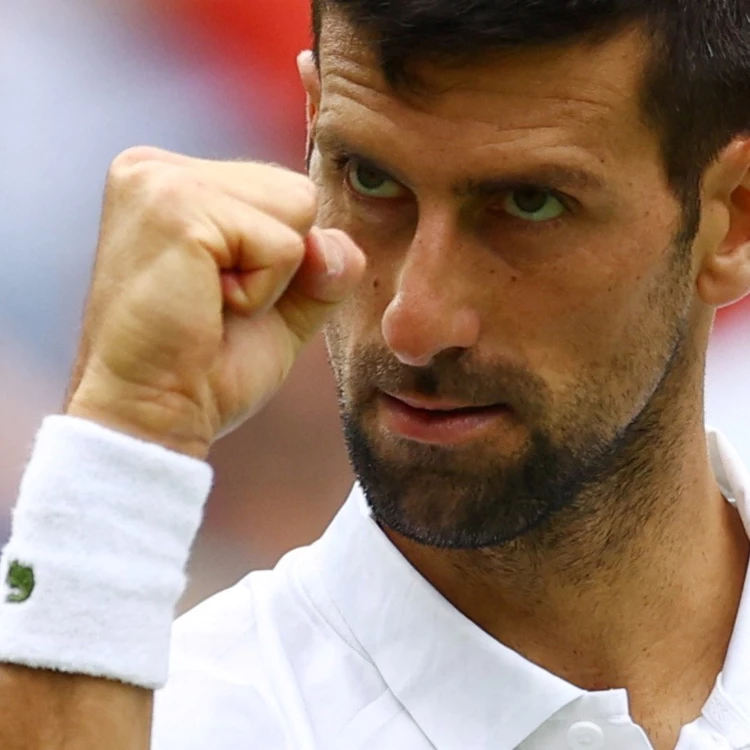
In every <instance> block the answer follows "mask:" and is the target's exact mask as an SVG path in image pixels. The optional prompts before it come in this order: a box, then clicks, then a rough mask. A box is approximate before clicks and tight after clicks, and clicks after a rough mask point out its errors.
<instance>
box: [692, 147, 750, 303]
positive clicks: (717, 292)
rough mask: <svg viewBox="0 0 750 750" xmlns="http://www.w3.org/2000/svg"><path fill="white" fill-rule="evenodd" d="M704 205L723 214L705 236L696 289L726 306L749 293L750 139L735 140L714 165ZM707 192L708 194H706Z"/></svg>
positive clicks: (707, 181)
mask: <svg viewBox="0 0 750 750" xmlns="http://www.w3.org/2000/svg"><path fill="white" fill-rule="evenodd" d="M704 185H705V188H706V190H704V209H705V211H706V212H708V211H711V208H710V207H711V205H713V207H714V212H715V213H718V214H719V215H720V216H721V221H718V222H712V223H713V226H714V228H715V229H718V231H713V232H710V234H712V235H713V236H710V237H706V238H705V239H706V241H707V245H708V249H707V250H706V252H705V253H703V255H702V258H701V268H700V272H699V275H698V278H697V289H698V294H699V295H700V297H701V299H702V300H703V301H704V302H705V303H706V304H708V305H710V306H711V307H716V308H719V307H725V306H727V305H731V304H732V303H734V302H737V301H738V300H740V299H742V298H743V297H745V296H747V295H748V294H750V139H748V138H743V139H739V140H736V141H734V142H733V143H732V144H731V145H730V146H729V147H728V148H727V149H726V150H725V151H724V152H723V153H722V155H721V156H720V157H719V159H718V160H717V161H716V163H715V164H714V165H713V166H712V167H711V169H710V170H709V172H708V173H707V176H706V181H705V183H704ZM706 192H708V194H706Z"/></svg>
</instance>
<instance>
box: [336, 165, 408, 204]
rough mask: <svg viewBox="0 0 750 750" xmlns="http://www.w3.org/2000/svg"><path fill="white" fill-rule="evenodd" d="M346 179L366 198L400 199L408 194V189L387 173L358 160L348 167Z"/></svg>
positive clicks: (352, 187) (356, 191)
mask: <svg viewBox="0 0 750 750" xmlns="http://www.w3.org/2000/svg"><path fill="white" fill-rule="evenodd" d="M346 178H347V180H348V182H349V186H350V187H351V189H352V190H354V192H355V193H359V194H360V195H363V196H365V197H366V198H400V197H401V196H403V195H404V194H405V193H406V188H405V187H404V186H403V185H401V184H400V183H398V182H396V180H394V179H393V178H392V177H389V176H388V175H387V174H386V173H385V172H383V171H382V170H380V169H377V168H376V167H373V166H371V165H370V164H365V163H364V162H361V161H358V160H357V159H352V161H350V162H349V164H348V165H347V167H346Z"/></svg>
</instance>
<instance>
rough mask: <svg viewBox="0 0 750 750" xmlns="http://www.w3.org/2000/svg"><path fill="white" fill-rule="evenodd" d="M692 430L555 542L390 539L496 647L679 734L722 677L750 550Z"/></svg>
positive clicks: (609, 486)
mask: <svg viewBox="0 0 750 750" xmlns="http://www.w3.org/2000/svg"><path fill="white" fill-rule="evenodd" d="M680 427H681V430H680V432H681V439H680V440H679V441H678V442H668V441H659V444H658V445H654V446H652V448H653V451H652V452H651V453H647V454H645V455H648V456H649V459H648V462H649V463H650V464H651V466H644V465H643V464H642V463H641V464H640V465H639V468H640V470H639V473H638V479H639V481H638V482H635V483H634V482H632V481H631V482H623V477H622V476H613V477H611V479H610V480H608V482H607V483H606V484H603V485H600V486H599V487H597V488H596V491H595V492H592V493H591V497H588V498H582V503H583V504H584V505H585V506H586V507H589V508H594V509H595V508H601V509H604V510H603V512H601V513H598V514H597V512H595V511H594V512H590V513H585V514H578V518H576V519H573V520H572V521H571V522H570V523H567V524H566V522H565V519H557V520H556V521H555V535H554V536H555V539H554V540H553V541H552V542H550V539H549V537H548V539H547V543H546V544H545V543H541V541H540V539H539V538H537V539H524V540H522V541H518V542H516V543H515V544H513V545H509V546H508V547H507V548H502V549H491V550H475V551H464V550H460V551H457V550H444V549H435V548H429V547H425V546H423V545H420V544H418V543H416V542H413V541H410V540H408V539H406V538H404V537H400V536H398V535H396V534H395V533H393V532H388V533H389V535H390V537H391V539H392V541H393V542H394V544H395V545H396V546H397V547H398V548H399V549H400V550H401V552H402V553H403V554H404V555H405V556H406V558H407V559H408V560H409V561H410V562H411V563H412V564H413V565H414V566H415V567H416V568H417V570H419V571H420V572H421V573H422V575H423V576H424V577H425V578H426V579H427V580H428V581H430V583H432V585H433V586H434V587H435V588H436V589H437V590H438V591H440V592H441V593H442V594H443V595H444V596H445V598H446V599H448V601H450V602H451V603H452V604H453V605H454V606H455V607H456V608H457V609H458V610H460V611H461V612H462V613H463V614H464V615H466V616H467V617H468V618H469V619H471V620H472V621H474V622H475V623H476V624H477V625H478V626H479V627H481V628H482V629H483V630H485V631H486V632H487V633H489V634H490V635H492V636H493V637H495V638H496V639H497V640H499V641H501V642H502V643H504V644H505V645H507V646H509V647H510V648H512V649H514V650H515V651H517V652H519V653H520V654H522V655H524V656H525V657H526V658H528V659H529V660H530V661H533V662H535V663H537V664H539V665H540V666H542V667H544V668H546V669H547V670H549V671H551V672H553V673H555V674H557V675H559V676H560V677H562V678H564V679H566V680H568V681H569V682H572V683H573V684H576V685H578V686H580V687H582V688H584V689H588V690H602V689H610V688H617V687H624V688H627V689H628V691H629V694H630V700H631V707H632V710H633V716H634V718H636V720H637V721H640V722H641V723H642V724H643V725H644V726H647V725H648V717H649V716H650V715H651V714H652V712H654V713H653V715H654V716H659V715H661V716H665V715H667V714H669V715H673V716H677V715H678V714H679V717H678V718H677V719H676V721H678V722H679V723H677V726H678V727H679V725H680V724H681V723H684V722H686V721H690V720H692V719H694V718H696V716H697V715H698V714H699V713H700V709H701V707H702V705H703V703H704V702H705V700H706V698H707V697H708V694H709V693H710V690H711V688H712V686H713V683H714V681H715V679H716V676H717V674H718V672H719V671H720V670H721V667H722V664H723V660H724V657H725V654H726V650H727V647H728V643H729V639H730V637H731V633H732V629H733V626H734V621H735V618H736V613H737V609H738V606H739V600H740V597H741V592H742V586H743V583H744V578H745V574H746V570H747V564H748V555H749V553H750V545H749V544H748V539H747V535H746V533H745V531H744V529H743V528H742V523H741V520H740V518H739V515H738V514H737V512H736V511H735V510H734V508H732V506H731V505H730V504H729V503H727V502H726V501H725V499H724V498H723V497H722V495H721V492H720V490H719V488H718V486H717V484H716V481H715V479H714V477H713V472H712V470H711V467H710V464H709V459H708V455H707V450H706V441H705V432H704V428H703V424H702V417H701V418H700V419H695V420H693V424H692V425H691V426H690V425H686V424H685V423H684V421H683V422H682V424H681V426H680ZM686 428H687V429H686ZM665 445H668V448H667V447H663V446H665ZM660 446H661V447H660ZM643 508H649V513H647V514H644V513H643ZM633 519H636V520H635V521H634V520H633ZM685 654H690V655H691V657H690V659H686V658H685ZM655 666H656V667H657V668H655ZM675 700H677V701H678V702H677V703H675ZM670 701H671V704H670Z"/></svg>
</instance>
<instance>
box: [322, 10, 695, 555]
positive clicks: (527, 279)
mask: <svg viewBox="0 0 750 750" xmlns="http://www.w3.org/2000/svg"><path fill="white" fill-rule="evenodd" d="M643 47H644V45H643V42H642V39H641V37H640V36H639V35H638V34H636V33H629V34H623V35H621V36H620V37H618V38H615V39H613V40H611V41H609V42H607V43H605V44H602V45H599V46H597V47H588V46H570V47H566V48H559V49H554V50H552V49H549V50H546V51H540V50H533V51H528V52H521V53H516V54H513V55H509V56H507V57H504V58H498V59H493V60H487V61H486V62H484V63H480V64H472V65H470V66H467V67H462V68H459V69H449V68H441V67H434V66H427V65H425V66H422V67H421V69H420V71H419V72H420V75H421V77H422V79H423V81H424V83H426V84H427V88H426V90H425V93H421V94H419V95H417V94H414V95H408V94H403V93H397V92H394V91H393V90H392V89H390V88H389V87H388V86H387V85H386V83H385V81H384V79H383V77H382V74H381V73H380V72H379V69H378V66H377V64H376V62H375V58H374V56H373V54H372V51H371V50H370V49H368V47H367V45H366V44H364V42H363V41H362V38H361V37H359V36H358V35H357V34H356V33H354V32H353V31H352V29H351V27H350V26H349V25H347V24H346V23H345V22H343V21H342V20H341V19H340V18H338V17H336V16H330V17H329V18H328V19H327V21H326V23H325V25H324V31H323V36H322V44H321V82H322V89H321V92H320V96H319V98H318V96H317V95H316V94H315V93H314V92H313V102H312V104H313V106H312V109H311V116H312V126H313V135H314V138H315V144H316V150H315V152H314V155H313V159H312V163H311V173H312V175H313V177H314V179H315V180H316V181H317V182H318V183H319V185H320V189H321V196H322V201H321V211H320V216H319V223H320V224H321V225H323V226H336V227H340V228H342V229H344V230H345V231H347V232H348V233H349V234H350V235H351V236H352V237H353V238H354V239H355V240H356V241H357V242H358V243H359V245H360V246H361V247H362V249H363V250H364V251H365V253H366V255H367V257H368V261H369V268H368V272H367V276H366V278H365V281H364V283H363V285H362V287H361V289H360V290H359V292H358V294H357V295H356V297H355V298H353V299H352V300H351V301H350V302H349V303H347V305H346V306H345V308H344V309H342V310H341V312H340V313H339V314H338V316H337V318H336V319H335V320H334V321H333V323H332V324H331V325H330V326H329V328H328V330H327V340H328V345H329V349H330V354H331V359H332V362H333V366H334V371H335V374H336V378H337V381H338V385H339V390H340V399H341V407H342V413H343V419H344V426H345V431H346V435H347V440H348V442H349V449H350V453H351V456H352V459H353V463H354V467H355V470H356V471H357V474H358V476H359V478H360V481H361V482H362V484H363V487H364V489H365V491H366V494H367V497H368V500H369V502H370V504H371V505H372V507H373V511H374V513H375V515H376V517H377V518H378V519H379V520H380V521H381V522H382V523H383V524H385V525H387V526H389V527H391V528H392V529H394V530H395V531H397V532H400V533H402V534H404V535H406V536H409V537H411V538H414V539H417V540H419V541H422V542H424V543H427V544H432V545H436V546H448V547H481V546H489V545H500V544H503V543H505V542H508V541H510V540H512V539H515V538H517V537H519V536H520V535H522V534H523V533H524V532H526V531H528V530H529V529H531V528H534V527H537V526H539V525H540V524H542V523H543V522H545V521H546V520H548V519H549V518H551V517H552V516H554V514H555V513H557V512H560V511H562V510H563V509H564V508H566V507H567V506H571V505H573V504H574V503H575V501H576V498H577V497H578V496H579V495H580V493H581V491H582V490H583V489H585V488H589V487H591V486H592V485H595V484H596V483H597V482H599V481H601V480H602V479H604V478H605V477H606V476H607V475H608V474H611V473H612V472H613V471H614V470H615V467H616V466H619V465H620V464H621V463H622V458H623V456H622V454H623V452H626V451H627V450H629V449H630V448H631V447H632V446H631V445H630V444H631V442H632V439H631V438H632V435H633V434H636V433H638V432H639V430H642V428H644V427H643V426H644V425H645V424H646V423H649V424H652V423H653V421H654V420H653V418H652V415H651V412H652V411H653V409H654V408H655V407H654V404H655V402H656V401H658V398H657V396H658V393H659V390H660V387H661V385H662V384H663V382H664V381H665V379H666V374H667V373H668V372H669V370H670V366H671V364H672V363H674V362H675V361H676V359H677V354H678V352H679V351H680V349H681V347H682V346H683V345H684V342H685V339H686V336H687V335H688V334H689V329H690V325H689V323H688V316H689V314H690V307H691V302H692V299H693V292H692V288H691V279H690V265H691V263H690V251H689V248H686V247H684V244H685V243H684V242H683V243H678V242H677V241H676V238H677V236H678V235H679V232H680V228H681V221H682V211H681V207H680V206H679V205H678V202H677V201H676V199H675V198H674V196H673V194H672V192H671V191H670V189H669V187H668V185H667V183H666V177H665V172H664V166H663V158H662V154H661V151H660V144H659V140H658V138H657V136H656V135H655V133H654V132H653V131H652V130H651V129H650V128H649V127H648V126H647V125H646V124H645V122H644V118H643V116H642V114H641V109H640V107H639V93H640V90H641V80H640V76H641V70H642V65H643V59H642V56H643ZM655 394H656V395H655ZM639 425H640V426H641V427H640V428H639V427H638V426H639Z"/></svg>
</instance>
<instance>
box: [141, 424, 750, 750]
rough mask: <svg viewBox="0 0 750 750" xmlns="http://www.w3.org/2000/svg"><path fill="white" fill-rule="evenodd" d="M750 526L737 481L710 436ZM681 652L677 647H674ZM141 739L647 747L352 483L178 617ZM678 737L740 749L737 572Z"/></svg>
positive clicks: (422, 747)
mask: <svg viewBox="0 0 750 750" xmlns="http://www.w3.org/2000/svg"><path fill="white" fill-rule="evenodd" d="M708 442H709V449H710V453H711V457H712V461H713V465H714V470H715V472H716V475H717V477H718V479H719V482H720V484H721V487H722V490H723V492H724V494H725V496H726V497H728V498H730V499H731V501H732V502H734V503H735V504H736V506H737V509H738V511H739V512H740V514H741V515H742V518H743V521H744V523H745V528H746V529H748V533H749V534H750V479H749V478H748V475H747V473H746V472H745V469H744V468H743V467H742V466H741V464H740V462H739V460H738V458H737V456H736V455H735V454H734V452H733V450H732V449H731V447H730V446H728V445H727V443H726V442H725V441H724V440H723V439H722V438H721V437H720V436H719V435H717V434H715V433H709V436H708ZM688 658H689V657H688ZM153 738H154V740H153V750H282V749H283V750H313V749H314V750H427V748H436V749H437V750H647V749H649V748H651V744H650V742H649V740H648V738H647V736H646V734H645V733H644V731H643V730H642V729H641V728H640V727H639V726H637V725H636V724H634V723H633V721H632V720H631V718H630V716H629V711H628V695H627V691H625V690H609V691H604V692H587V691H585V690H581V689H579V688H577V687H576V686H574V685H572V684H570V683H568V682H566V681H565V680H562V679H560V678H559V677H556V676H555V675H553V674H551V673H550V672H547V671H546V670H544V669H542V668H540V667H538V666H536V665H535V664H533V663H531V662H529V661H527V660H526V659H524V658H523V657H522V656H520V655H519V654H517V653H516V652H514V651H512V650H510V649H508V648H506V647H505V646H503V645H502V644H500V643H498V642H497V641H495V640H493V639H492V638H491V637H490V636H489V635H487V634H486V633H485V632H484V631H482V630H481V629H479V628H478V627H477V626H476V625H474V624H473V623H472V622H470V621H469V620H468V619H466V618H465V617H464V616H463V615H462V614H460V613H459V612H458V611H457V610H456V609H454V608H453V607H452V606H451V605H450V604H449V603H448V602H447V601H446V600H445V599H444V598H443V597H441V596H440V595H439V594H438V593H437V592H436V591H435V590H434V589H433V588H432V587H431V586H430V585H429V584H428V583H427V582H426V581H425V580H424V579H423V578H422V577H421V576H420V575H419V573H417V572H416V570H414V568H412V567H411V565H410V564H409V563H408V562H407V561H406V560H405V559H404V558H403V557H402V556H401V554H400V553H399V552H398V551H397V550H396V549H395V547H394V546H393V545H392V544H391V543H390V542H389V540H388V538H387V537H386V536H385V535H384V534H383V533H382V531H381V530H380V529H379V527H378V526H377V524H376V523H375V522H374V521H373V520H372V518H371V517H370V514H369V512H368V509H367V506H366V503H365V501H364V499H363V497H362V495H361V492H360V491H359V490H358V489H357V488H355V489H354V491H353V492H352V494H351V496H350V497H349V499H348V500H347V502H346V504H345V505H344V507H343V509H342V510H341V512H340V513H339V514H338V516H337V517H336V518H335V520H334V521H333V523H332V524H331V526H330V527H329V529H328V530H327V531H326V533H325V534H324V536H323V537H322V538H321V539H320V540H319V541H318V542H316V543H315V544H313V545H312V546H310V547H306V548H304V549H299V550H296V551H294V552H292V553H290V554H289V555H287V556H286V557H285V558H284V559H283V560H282V561H281V562H280V563H279V565H278V566H277V568H276V569H275V570H273V571H270V572H260V573H252V574H250V575H249V576H247V577H246V578H245V579H244V580H243V581H241V582H240V583H239V584H237V585H236V586H235V587H233V588H231V589H229V590H228V591H225V592H223V593H221V594H219V595H217V596H215V597H213V598H212V599H209V600H208V601H207V602H205V603H203V604H202V605H200V606H198V607H197V608H196V609H194V610H193V611H191V612H190V613H188V614H187V615H185V616H184V617H182V618H181V619H180V620H179V621H178V622H177V624H176V625H175V628H174V637H173V649H172V665H171V677H170V680H169V683H168V684H167V686H166V688H164V689H163V690H162V691H160V692H159V693H158V694H157V700H156V712H155V719H154V732H153ZM677 748H678V750H707V749H708V748H717V749H719V748H723V749H725V750H747V749H748V748H750V576H748V583H746V585H745V592H744V596H743V598H742V603H741V606H740V611H739V613H738V617H737V621H736V626H735V631H734V635H733V637H732V640H731V645H730V647H729V652H728V654H727V659H726V663H725V664H724V669H723V671H722V673H721V674H720V675H717V681H716V687H715V689H714V691H713V694H712V695H711V698H710V699H709V701H708V703H707V704H706V706H705V707H704V709H703V714H702V716H701V717H700V718H698V719H697V720H696V721H694V722H693V723H691V724H689V725H687V726H685V727H683V729H682V733H681V735H680V739H679V742H678V745H677Z"/></svg>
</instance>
